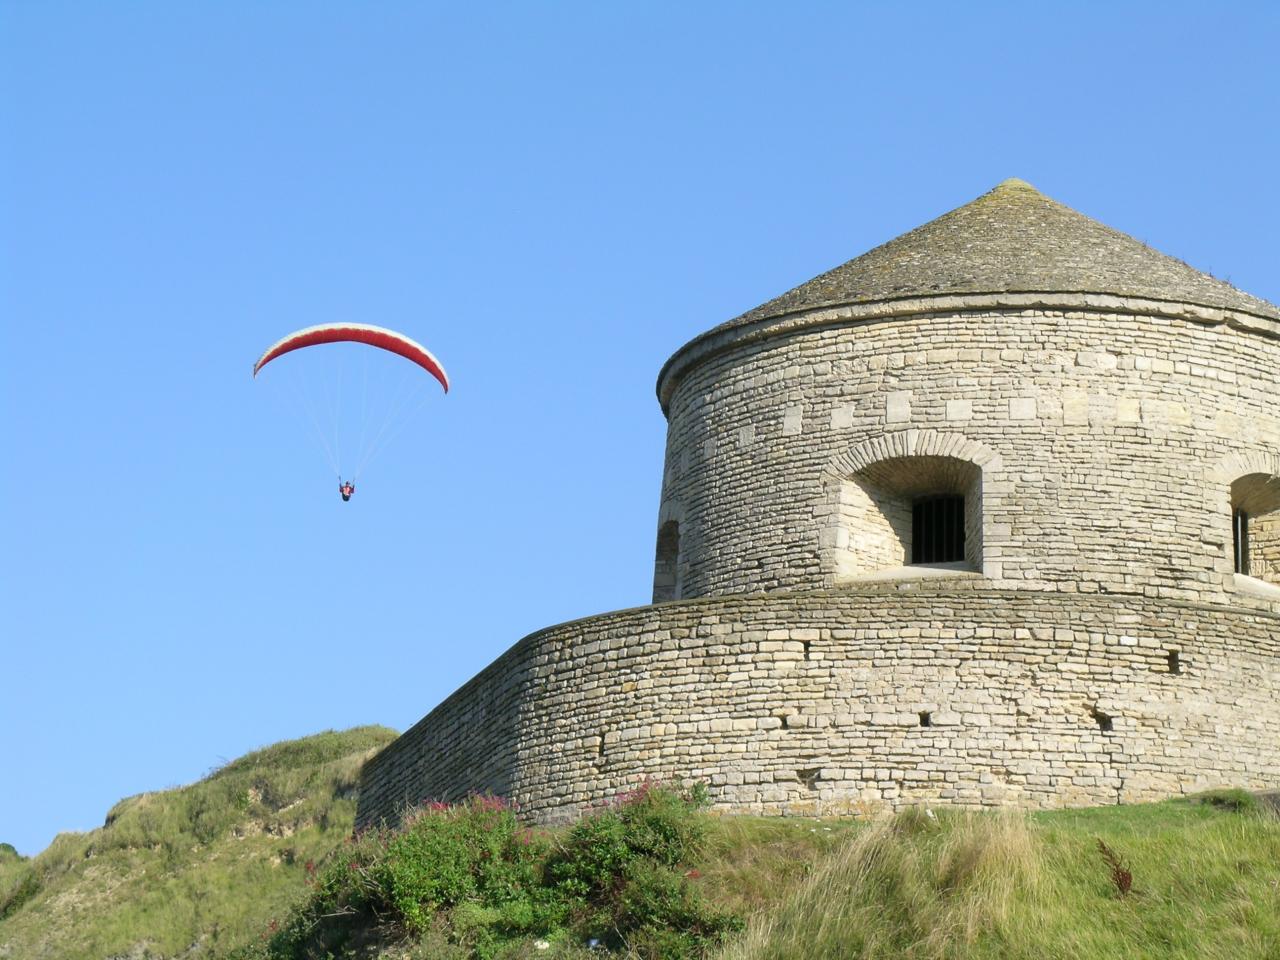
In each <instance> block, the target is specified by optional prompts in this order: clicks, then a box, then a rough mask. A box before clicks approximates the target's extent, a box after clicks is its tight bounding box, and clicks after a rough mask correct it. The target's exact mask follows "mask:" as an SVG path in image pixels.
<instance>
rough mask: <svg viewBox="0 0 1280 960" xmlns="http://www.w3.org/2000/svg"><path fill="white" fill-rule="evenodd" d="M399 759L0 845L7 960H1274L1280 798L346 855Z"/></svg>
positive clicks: (307, 774) (227, 785)
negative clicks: (375, 776)
mask: <svg viewBox="0 0 1280 960" xmlns="http://www.w3.org/2000/svg"><path fill="white" fill-rule="evenodd" d="M392 736H393V734H392V732H391V731H388V730H383V729H381V728H360V729H358V730H352V731H347V732H346V733H325V734H320V735H318V736H316V737H308V738H305V739H303V740H297V741H291V742H288V743H282V744H278V745H276V746H274V747H269V748H267V749H265V750H261V751H257V752H256V753H253V754H250V755H248V756H246V757H244V758H242V759H240V760H237V761H235V762H233V763H230V764H227V765H226V766H224V767H223V768H221V769H220V770H218V771H215V772H214V773H212V774H210V776H209V777H207V778H205V779H204V780H202V781H201V782H200V783H198V784H193V785H192V786H189V787H183V788H179V789H175V790H170V791H165V792H162V793H155V794H146V795H143V796H140V797H133V798H129V799H127V800H124V801H122V802H121V803H119V804H117V805H116V807H115V808H113V810H112V811H111V812H110V814H108V817H107V824H106V825H105V826H103V827H102V828H100V829H98V830H94V831H90V832H89V833H85V834H69V835H62V836H60V837H59V838H58V839H57V840H55V841H54V843H53V844H52V845H51V846H50V848H49V849H48V850H46V851H44V852H43V853H41V854H39V855H38V856H35V857H31V858H25V857H22V856H20V855H19V854H18V853H17V851H15V850H13V849H12V848H11V847H8V846H6V845H4V844H0V960H103V958H106V957H114V958H129V960H144V958H146V960H232V958H240V960H250V958H252V960H262V958H272V960H280V958H288V960H299V958H307V960H312V958H315V960H375V958H380V960H478V958H480V960H539V958H543V960H607V958H615V960H801V958H803V960H837V958H839V960H851V958H870V957H876V958H907V960H996V958H1001V960H1005V958H1008V960H1014V958H1019V960H1021V958H1036V960H1041V958H1045V960H1057V958H1062V960H1067V958H1071V960H1074V958H1077V957H1090V958H1102V960H1113V958H1114V960H1193V958H1194V960H1228V958H1230V960H1275V958H1277V957H1280V816H1278V815H1277V811H1276V809H1274V808H1275V807H1276V806H1278V805H1280V795H1274V796H1264V797H1262V798H1261V800H1260V798H1259V796H1258V795H1254V794H1250V793H1247V792H1245V791H1241V790H1221V791H1213V792H1211V793H1207V794H1201V795H1199V796H1196V797H1192V798H1187V799H1183V800H1174V801H1166V802H1163V803H1154V804H1138V805H1130V806H1108V807H1094V808H1086V809H1079V810H1058V811H1046V812H1040V813H1030V814H1029V813H1025V812H1015V811H992V812H966V811H959V810H947V809H941V808H939V809H933V810H930V809H926V808H923V807H921V808H917V809H911V810H905V811H903V812H901V813H899V814H897V815H896V816H893V817H891V818H885V819H875V820H870V821H868V820H866V819H829V820H816V819H810V818H803V817H793V818H764V817H748V816H716V815H714V814H712V813H709V812H706V811H705V810H703V809H700V807H701V800H702V799H703V798H702V797H701V795H700V792H699V791H697V790H680V789H673V788H671V787H648V786H647V787H645V788H643V789H641V790H638V791H636V792H635V793H633V794H632V795H629V796H626V797H622V798H619V799H618V800H617V801H616V802H614V803H612V804H609V805H607V806H604V807H601V808H599V809H597V810H596V811H594V813H593V814H592V815H590V816H587V817H585V818H583V819H581V820H579V821H578V822H577V823H575V824H571V825H569V826H565V827H559V828H555V829H549V830H542V829H530V828H528V827H527V826H525V825H524V824H522V823H521V822H520V820H519V818H518V817H517V816H516V811H514V810H512V809H511V808H510V807H509V806H508V805H507V804H506V803H505V802H503V801H499V800H495V799H492V798H479V797H477V798H472V799H471V800H469V801H467V802H466V803H463V804H459V805H455V806H445V805H441V804H427V805H424V806H423V808H422V809H420V810H418V811H415V812H414V813H413V814H412V815H411V816H410V817H409V819H408V821H407V825H406V828H405V829H402V830H399V831H394V832H391V831H372V832H368V833H366V834H364V835H362V836H360V837H358V838H353V837H352V836H351V830H352V823H353V818H354V809H355V789H356V784H357V782H358V775H359V770H360V766H361V764H362V763H363V760H364V758H365V757H367V756H368V755H370V753H371V751H373V750H376V749H377V748H378V747H379V746H381V745H382V744H385V743H387V742H389V741H390V739H391V738H392ZM1263 801H1265V802H1263ZM272 918H275V919H274V920H273V919H272ZM744 920H745V923H743V921H744ZM592 944H594V946H592Z"/></svg>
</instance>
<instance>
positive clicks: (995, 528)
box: [657, 294, 1280, 603]
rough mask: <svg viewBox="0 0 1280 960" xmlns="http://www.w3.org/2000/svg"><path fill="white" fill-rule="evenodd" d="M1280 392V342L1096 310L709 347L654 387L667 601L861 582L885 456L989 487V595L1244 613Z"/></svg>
mask: <svg viewBox="0 0 1280 960" xmlns="http://www.w3.org/2000/svg"><path fill="white" fill-rule="evenodd" d="M1277 384H1280V324H1277V323H1276V322H1275V321H1274V320H1270V319H1266V318H1261V317H1255V316H1250V315H1247V314H1236V313H1231V312H1230V311H1224V310H1210V309H1206V308H1203V307H1195V306H1187V305H1178V304H1171V303H1161V302H1153V301H1136V300H1121V299H1119V298H1116V297H1107V296H1093V295H1088V294H1080V295H1071V294H1053V295H1044V296H1038V295H1013V294H1006V295H999V296H982V295H974V296H969V297H947V298H937V299H934V300H930V299H927V298H925V299H920V300H916V301H912V302H896V303H884V304H870V305H855V306H847V307H840V308H830V309H824V310H818V311H811V312H809V313H803V314H798V315H794V316H789V317H782V318H772V319H770V320H768V321H764V322H757V323H754V324H743V325H738V326H731V327H729V328H727V329H725V328H721V329H717V330H716V331H712V332H711V333H710V334H708V335H705V336H703V337H700V338H698V339H697V340H695V341H693V343H691V344H690V345H688V346H686V347H685V348H684V349H683V350H681V351H679V352H678V353H677V354H676V355H675V356H674V357H673V358H672V360H671V361H669V362H668V364H667V367H666V368H665V369H664V371H663V375H662V377H661V379H660V381H659V395H660V398H661V399H662V400H663V404H664V408H665V409H666V410H667V414H668V419H669V429H668V442H667V457H666V466H665V472H664V479H663V486H662V501H661V506H660V523H668V522H669V521H670V520H671V519H672V518H678V523H679V530H678V543H679V556H678V558H676V560H675V563H674V567H675V571H674V572H673V570H672V566H673V565H672V563H671V561H670V558H667V559H666V561H665V566H664V568H663V577H662V578H663V590H662V591H659V593H658V594H657V595H658V596H659V597H661V598H665V597H669V596H671V595H672V593H671V590H670V586H669V585H670V584H672V583H678V585H679V594H680V595H681V596H683V597H705V596H716V595H725V594H741V593H755V592H766V591H781V590H809V589H830V588H833V587H838V586H841V585H842V584H844V583H846V582H847V581H849V580H851V579H856V578H857V576H858V574H859V572H860V571H862V570H863V568H864V567H865V566H866V563H867V562H869V561H865V559H864V558H859V557H854V558H852V559H851V558H850V555H849V554H848V549H849V544H850V543H869V542H877V541H876V538H877V537H879V538H880V539H881V540H883V539H884V538H885V537H887V536H888V534H886V533H885V532H884V531H885V530H887V529H889V528H891V527H892V526H893V523H892V517H889V518H888V519H884V518H880V519H879V520H878V521H877V522H878V523H879V526H878V527H877V526H876V523H871V522H870V521H866V522H864V520H865V518H866V517H868V516H870V514H871V512H872V511H870V508H868V507H867V506H866V503H868V502H871V501H873V500H874V491H873V494H866V493H865V492H864V493H859V491H858V490H857V489H854V488H853V487H850V486H849V483H851V482H852V480H851V478H852V477H853V473H852V471H853V470H854V466H853V462H854V461H858V460H859V457H861V458H862V460H861V461H859V462H863V465H864V466H865V462H864V461H866V455H867V453H868V451H870V452H872V453H877V451H878V455H880V456H883V457H884V458H890V457H899V458H902V457H911V456H929V457H935V458H936V457H938V456H958V457H959V458H960V459H961V460H964V461H965V462H966V463H970V464H973V466H974V467H977V468H980V477H977V474H975V475H974V476H975V478H977V479H975V480H974V483H976V484H977V486H976V487H975V488H974V489H978V490H980V496H981V502H980V511H979V512H978V513H977V514H976V515H975V516H974V517H971V518H970V521H971V522H972V523H973V524H976V525H977V526H976V527H975V529H974V530H972V531H971V533H970V537H971V542H980V545H981V546H980V556H978V557H966V559H967V560H968V561H969V562H968V566H969V567H970V568H971V569H974V570H977V571H979V572H981V573H982V574H984V575H985V577H986V579H987V581H988V582H989V584H990V585H991V586H996V587H1002V588H1018V589H1031V590H1037V591H1060V592H1065V593H1071V594H1077V593H1122V594H1134V595H1142V596H1160V597H1165V598H1169V599H1185V600H1215V601H1219V602H1230V603H1248V602H1250V601H1249V600H1248V599H1247V598H1243V597H1242V596H1241V593H1240V591H1239V590H1238V589H1237V587H1236V584H1235V579H1236V578H1234V577H1233V558H1232V520H1231V517H1232V501H1231V484H1232V481H1233V480H1234V479H1236V478H1235V477H1234V476H1229V475H1228V474H1229V473H1230V469H1229V466H1228V465H1229V464H1230V463H1240V462H1245V461H1249V460H1250V459H1255V460H1256V459H1259V458H1261V459H1264V460H1266V459H1268V458H1270V459H1274V458H1275V457H1276V456H1277V454H1278V453H1280V397H1278V395H1277ZM957 451H958V452H957ZM975 451H976V452H975ZM872 459H874V458H872ZM979 461H980V462H979ZM842 471H843V472H842ZM967 503H968V501H967ZM859 517H863V518H864V519H859ZM871 519H872V520H875V519H876V518H875V517H872V518H871ZM1259 529H1262V528H1261V527H1260V528H1259ZM1266 533H1267V531H1266V530H1263V534H1264V535H1265V534H1266ZM975 537H976V538H977V539H976V541H974V540H973V538H975ZM671 539H672V538H671V535H670V532H668V541H670V540H671ZM891 545H892V544H891ZM842 551H844V552H842ZM970 552H971V553H972V552H974V551H973V550H970ZM875 562H881V561H879V560H877V561H875ZM885 562H887V561H885ZM1270 562H1271V561H1270V560H1265V561H1259V569H1267V570H1269V569H1270V566H1266V565H1264V563H1265V564H1270Z"/></svg>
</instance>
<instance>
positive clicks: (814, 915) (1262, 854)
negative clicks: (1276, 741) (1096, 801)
mask: <svg viewBox="0 0 1280 960" xmlns="http://www.w3.org/2000/svg"><path fill="white" fill-rule="evenodd" d="M1099 840H1101V841H1102V842H1103V843H1104V844H1105V845H1106V847H1107V848H1108V849H1110V850H1111V851H1113V852H1114V854H1115V855H1116V856H1117V857H1118V858H1119V860H1120V862H1121V866H1122V868H1124V869H1127V870H1128V871H1129V872H1130V873H1131V875H1132V888H1131V889H1130V890H1129V891H1128V893H1121V892H1120V889H1119V887H1118V885H1117V883H1116V880H1115V879H1114V878H1113V875H1112V870H1111V868H1110V867H1109V866H1108V864H1107V862H1106V860H1105V859H1104V857H1103V855H1102V853H1101V851H1100V847H1099V843H1098V841H1099ZM859 957H868V958H869V957H900V958H911V960H916V958H920V960H923V958H930V960H932V958H964V960H985V958H1023V957H1025V958H1058V957H1061V958H1064V960H1065V958H1076V957H1089V958H1094V960H1098V958H1107V960H1109V958H1115V960H1129V958H1132V960H1154V958H1160V960H1175V958H1177V960H1182V958H1185V960H1214V958H1222V960H1227V958H1232V960H1235V958H1241V960H1245V958H1258V960H1263V958H1271V960H1274V958H1276V957H1280V822H1277V820H1276V819H1275V817H1274V816H1272V815H1269V814H1267V813H1265V812H1263V811H1262V810H1261V809H1260V808H1259V806H1258V804H1257V803H1256V801H1253V799H1252V798H1250V797H1248V795H1245V794H1239V793H1229V794H1217V795H1214V796H1213V797H1211V798H1207V799H1206V800H1197V801H1187V800H1184V801H1170V802H1166V803H1160V804H1145V805H1137V806H1125V807H1102V808H1094V809H1088V810H1080V811H1055V812H1046V813H1038V814H1033V815H1027V814H1017V813H946V812H943V811H938V812H937V813H936V814H934V815H933V816H926V815H925V814H923V813H921V812H917V811H909V812H907V813H905V814H902V815H899V816H898V817H896V818H894V819H893V820H891V821H887V822H882V823H877V824H874V825H871V826H868V827H866V828H864V829H861V830H858V831H855V832H853V833H851V834H850V835H849V836H848V837H847V838H845V840H843V841H842V843H841V844H840V846H839V847H838V848H837V849H835V850H833V851H831V853H830V854H829V855H827V856H826V857H824V858H823V859H822V860H821V862H819V863H818V864H817V865H816V866H815V868H814V869H813V870H812V871H811V872H810V874H809V876H807V877H806V878H805V879H804V880H803V881H802V882H801V883H800V884H799V885H797V886H796V887H794V888H793V889H792V890H791V891H790V892H789V893H788V894H786V895H785V896H783V897H782V898H780V900H779V901H777V902H775V903H774V904H772V905H769V906H767V907H765V908H764V909H763V910H760V911H758V912H757V913H756V915H755V916H754V917H753V918H752V921H751V924H750V927H749V930H748V933H747V935H746V936H745V937H743V938H742V939H741V940H740V941H738V942H737V943H735V944H733V945H732V946H730V947H729V948H728V949H727V950H726V951H725V952H724V953H723V955H722V957H721V960H801V958H803V960H824V958H830V960H836V958H839V960H851V958H859Z"/></svg>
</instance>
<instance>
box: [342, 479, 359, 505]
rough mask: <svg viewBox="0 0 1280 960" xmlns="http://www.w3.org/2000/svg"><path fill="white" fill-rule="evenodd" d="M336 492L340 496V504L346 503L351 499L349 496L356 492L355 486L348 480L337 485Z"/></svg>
mask: <svg viewBox="0 0 1280 960" xmlns="http://www.w3.org/2000/svg"><path fill="white" fill-rule="evenodd" d="M338 492H339V493H340V494H342V502H343V503H346V502H347V501H348V500H350V499H351V495H352V494H353V493H355V492H356V485H355V484H354V483H352V482H351V481H350V480H343V481H342V482H341V483H339V484H338Z"/></svg>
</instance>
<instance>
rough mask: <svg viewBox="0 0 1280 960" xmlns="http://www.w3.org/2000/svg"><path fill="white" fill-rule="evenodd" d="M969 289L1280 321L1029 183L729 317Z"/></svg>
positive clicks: (1274, 310)
mask: <svg viewBox="0 0 1280 960" xmlns="http://www.w3.org/2000/svg"><path fill="white" fill-rule="evenodd" d="M965 293H1104V294H1115V295H1118V296H1128V297H1142V298H1146V299H1151V300H1167V301H1176V302H1178V303H1190V304H1198V305H1202V306H1207V307H1221V308H1227V309H1231V310H1240V311H1244V312H1246V313H1252V314H1257V315H1260V316H1264V317H1270V318H1272V319H1280V307H1277V306H1276V305H1274V304H1271V303H1268V302H1267V301H1265V300H1261V299H1259V298H1257V297H1252V296H1249V295H1248V294H1247V293H1244V292H1242V291H1240V290H1237V289H1236V288H1235V287H1233V286H1232V285H1231V284H1229V283H1226V282H1224V281H1222V280H1218V279H1216V278H1214V277H1211V276H1209V275H1208V274H1204V273H1201V272H1200V271H1198V270H1195V269H1193V268H1192V267H1190V266H1188V265H1187V264H1185V263H1183V262H1182V261H1181V260H1175V259H1174V258H1173V257H1168V256H1165V255H1164V254H1162V253H1160V252H1158V251H1156V250H1152V249H1151V248H1150V247H1148V246H1147V245H1146V244H1144V243H1141V242H1140V241H1138V240H1135V239H1134V238H1133V237H1130V236H1128V235H1126V234H1123V233H1120V232H1119V231H1118V230H1112V229H1111V228H1110V227H1107V226H1104V225H1103V224H1101V223H1098V222H1097V221H1096V220H1091V219H1090V218H1089V217H1086V216H1084V214H1081V213H1077V212H1076V211H1074V210H1072V209H1071V208H1069V207H1065V206H1063V205H1062V204H1060V203H1057V202H1056V201H1054V200H1050V199H1049V198H1048V197H1046V196H1044V195H1043V194H1042V193H1040V192H1039V191H1038V190H1036V189H1035V188H1034V187H1033V186H1031V185H1030V184H1029V183H1026V182H1025V181H1022V180H1005V181H1004V182H1003V183H1001V184H1000V185H999V186H997V187H996V188H995V189H994V190H992V191H990V192H989V193H985V194H983V195H982V196H980V197H978V199H976V200H974V201H973V202H971V203H968V204H966V205H965V206H963V207H960V208H958V209H956V210H952V211H951V212H950V213H947V214H944V215H943V216H941V217H939V218H938V219H936V220H932V221H930V222H929V223H926V224H925V225H924V226H922V227H917V228H916V229H914V230H912V231H910V232H909V233H904V234H903V235H902V236H900V237H898V238H897V239H895V240H890V241H889V242H888V243H886V244H884V245H883V246H879V247H876V248H875V249H874V250H871V251H869V252H868V253H864V254H863V255H862V256H860V257H857V258H856V259H854V260H850V261H849V262H848V263H844V264H841V265H840V266H838V267H836V268H835V269H834V270H828V271H827V272H826V273H824V274H822V275H821V276H818V277H815V278H814V279H812V280H810V281H809V282H808V283H803V284H801V285H800V286H798V287H796V288H795V289H794V290H791V291H789V292H787V293H784V294H783V295H782V296H780V297H777V298H775V299H773V300H770V301H769V302H768V303H765V304H763V305H761V306H759V307H756V309H754V310H751V311H749V312H748V313H745V314H743V315H742V316H740V317H738V318H736V319H734V320H731V321H729V323H728V324H725V326H736V325H738V324H740V323H746V322H750V321H753V320H762V319H765V318H766V317H772V316H777V315H779V314H785V313H794V312H796V311H800V310H809V309H812V308H815V307H823V306H832V305H835V304H843V303H866V302H873V301H880V300H897V299H902V298H904V297H921V296H933V295H947V294H965Z"/></svg>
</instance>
